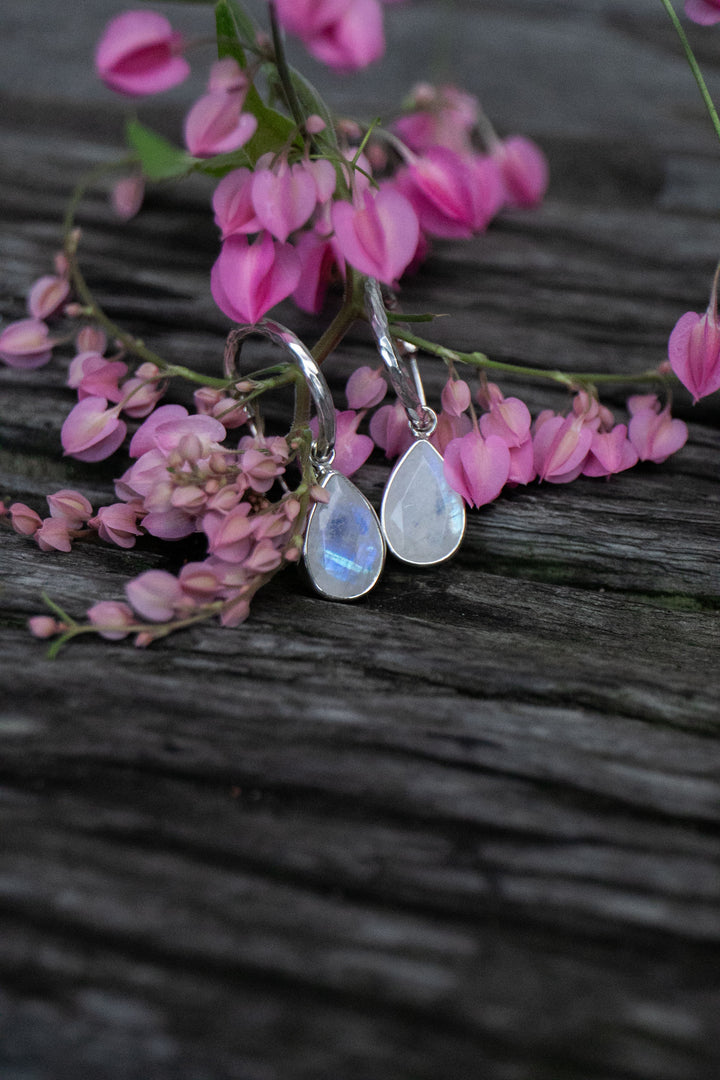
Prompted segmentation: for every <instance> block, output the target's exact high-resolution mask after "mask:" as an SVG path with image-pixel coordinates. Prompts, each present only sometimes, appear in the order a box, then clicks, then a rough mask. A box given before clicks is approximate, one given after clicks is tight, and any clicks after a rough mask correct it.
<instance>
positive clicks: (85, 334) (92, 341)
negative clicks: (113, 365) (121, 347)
mask: <svg viewBox="0 0 720 1080" xmlns="http://www.w3.org/2000/svg"><path fill="white" fill-rule="evenodd" d="M75 348H76V349H77V351H78V353H84V352H92V353H99V354H100V356H102V354H103V353H104V352H105V349H106V348H107V335H106V333H105V331H104V330H101V329H100V327H99V326H81V327H80V329H79V330H78V332H77V334H76V335H75Z"/></svg>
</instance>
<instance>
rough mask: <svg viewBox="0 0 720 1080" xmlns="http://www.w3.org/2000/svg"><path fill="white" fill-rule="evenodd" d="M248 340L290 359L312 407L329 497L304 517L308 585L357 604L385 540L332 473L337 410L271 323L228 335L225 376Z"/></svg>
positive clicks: (315, 455) (317, 471) (314, 451)
mask: <svg viewBox="0 0 720 1080" xmlns="http://www.w3.org/2000/svg"><path fill="white" fill-rule="evenodd" d="M250 334H259V335H260V336H262V337H266V338H269V340H270V341H272V342H273V343H274V344H275V345H279V346H280V348H282V349H283V350H284V351H285V352H288V353H290V355H291V357H292V359H293V360H294V362H295V363H296V364H297V365H298V367H299V368H300V370H301V372H302V374H303V377H304V379H305V382H306V383H307V385H308V389H309V391H310V396H311V397H312V399H313V404H314V405H315V412H316V414H317V421H318V433H317V438H316V439H315V440H314V441H313V444H312V446H311V449H310V464H311V466H312V469H313V473H314V476H315V482H316V483H317V484H319V485H320V487H321V488H322V489H323V490H324V492H325V493H326V495H327V502H316V503H315V505H314V506H313V508H312V509H311V511H310V514H309V516H308V520H307V525H306V527H305V540H304V543H303V561H304V563H305V569H306V571H307V575H308V578H309V580H310V583H311V585H312V586H313V588H314V589H315V591H316V592H318V593H319V594H320V595H321V596H324V597H327V598H328V599H330V600H357V599H359V597H361V596H365V594H366V593H368V592H369V591H370V589H372V588H373V586H374V585H375V584H376V583H377V581H378V579H379V577H380V574H381V573H382V569H383V566H384V564H385V540H384V538H383V534H382V531H381V529H380V522H379V521H378V517H377V514H376V513H375V511H374V510H373V508H372V506H371V505H370V503H369V502H368V500H367V499H366V498H365V496H364V495H363V494H362V492H361V491H359V490H358V489H357V488H356V487H355V485H354V484H353V483H351V482H350V480H348V478H347V477H346V476H343V474H342V473H339V472H337V471H336V470H335V469H333V468H331V466H332V461H333V458H334V456H335V407H334V405H333V400H332V395H331V393H330V387H329V386H328V384H327V381H326V379H325V376H324V375H323V373H322V371H321V370H320V368H319V367H318V365H317V363H316V362H315V360H314V359H313V357H312V355H311V354H310V352H309V351H308V349H307V348H306V347H305V346H304V345H303V343H302V341H300V339H299V338H298V337H296V335H295V334H293V332H292V330H288V329H287V327H285V326H281V325H280V323H277V322H274V321H273V320H271V319H264V320H262V322H259V323H256V324H254V325H248V326H240V327H237V328H236V329H235V330H232V331H231V332H230V334H229V336H228V340H227V345H226V348H225V375H226V376H227V378H229V379H234V378H236V377H237V372H236V363H237V357H238V355H239V352H240V349H241V348H242V343H243V341H244V340H245V338H246V337H248V336H249V335H250Z"/></svg>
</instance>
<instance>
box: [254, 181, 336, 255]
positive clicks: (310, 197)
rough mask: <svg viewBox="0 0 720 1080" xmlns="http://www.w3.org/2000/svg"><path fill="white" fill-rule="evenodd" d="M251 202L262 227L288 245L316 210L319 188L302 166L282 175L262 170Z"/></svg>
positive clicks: (255, 183)
mask: <svg viewBox="0 0 720 1080" xmlns="http://www.w3.org/2000/svg"><path fill="white" fill-rule="evenodd" d="M333 172H334V170H333ZM251 198H252V204H253V206H254V208H255V213H256V215H257V218H258V221H259V222H260V224H261V225H262V226H263V228H265V229H267V230H268V232H270V233H272V235H273V236H275V237H277V239H278V240H280V242H281V243H284V242H285V241H286V240H287V238H288V236H289V235H290V233H291V232H295V230H296V229H299V228H300V226H301V225H304V224H305V222H306V221H307V220H308V218H309V217H310V215H311V214H312V212H313V210H314V209H315V204H316V203H317V187H316V185H315V180H314V179H313V175H312V173H310V172H308V171H306V169H305V167H304V165H302V164H300V163H299V164H297V165H292V166H290V167H287V166H285V167H281V168H280V169H279V170H278V172H273V171H272V170H271V169H260V170H259V171H257V172H256V173H255V175H254V177H253V181H252V188H251Z"/></svg>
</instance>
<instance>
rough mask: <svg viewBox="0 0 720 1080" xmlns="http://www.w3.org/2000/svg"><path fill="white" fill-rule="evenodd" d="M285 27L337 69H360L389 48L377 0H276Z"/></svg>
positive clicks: (279, 15)
mask: <svg viewBox="0 0 720 1080" xmlns="http://www.w3.org/2000/svg"><path fill="white" fill-rule="evenodd" d="M275 7H276V10H277V16H278V20H279V21H280V23H281V24H282V25H283V27H284V28H285V29H286V30H287V31H288V32H289V33H291V34H296V35H297V36H298V37H299V38H300V39H301V41H302V42H303V44H304V45H305V47H306V48H307V50H308V52H310V53H311V54H312V55H313V56H314V57H316V58H317V59H318V60H320V61H322V63H324V64H327V65H328V67H331V68H333V69H334V70H335V71H357V70H358V69H359V68H363V67H366V66H367V65H368V64H370V63H372V61H373V60H377V59H379V58H380V57H381V56H382V55H383V53H384V51H385V39H384V36H383V19H382V10H381V8H380V5H379V3H378V2H377V0H276V4H275Z"/></svg>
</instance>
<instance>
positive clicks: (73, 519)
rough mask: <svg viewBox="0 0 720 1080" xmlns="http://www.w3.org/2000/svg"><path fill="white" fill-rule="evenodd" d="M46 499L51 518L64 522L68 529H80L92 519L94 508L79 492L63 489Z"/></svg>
mask: <svg viewBox="0 0 720 1080" xmlns="http://www.w3.org/2000/svg"><path fill="white" fill-rule="evenodd" d="M46 498H47V501H48V506H49V507H50V516H51V517H54V518H58V519H59V520H60V521H63V522H64V523H65V525H66V526H67V527H68V529H80V528H82V526H83V525H84V524H85V522H86V521H88V520H89V518H91V517H92V513H93V508H92V506H91V505H90V503H89V502H88V500H87V499H86V498H85V496H84V495H81V494H80V492H79V491H73V490H72V489H70V488H63V489H62V490H61V491H56V492H55V494H54V495H48V496H46Z"/></svg>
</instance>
